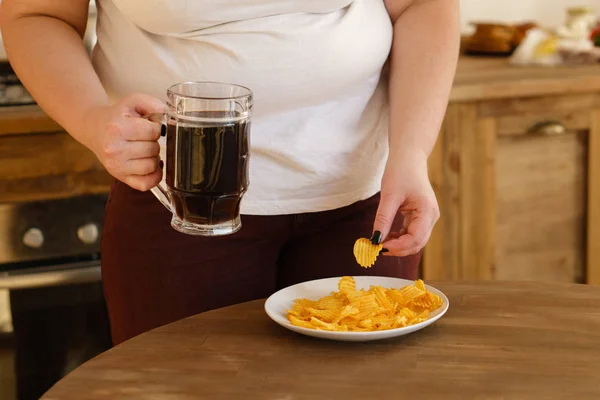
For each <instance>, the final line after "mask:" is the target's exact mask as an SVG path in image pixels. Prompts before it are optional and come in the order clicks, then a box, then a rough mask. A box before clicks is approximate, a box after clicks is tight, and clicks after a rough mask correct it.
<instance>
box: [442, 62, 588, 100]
mask: <svg viewBox="0 0 600 400" xmlns="http://www.w3.org/2000/svg"><path fill="white" fill-rule="evenodd" d="M599 90H600V64H597V65H587V66H571V67H566V66H565V67H555V68H550V67H538V66H535V67H530V66H514V65H510V64H509V61H508V59H507V58H488V57H485V58H483V57H466V56H465V57H461V59H460V62H459V65H458V70H457V73H456V78H455V80H454V86H453V88H452V94H451V96H450V101H451V102H460V101H476V100H489V99H501V98H512V97H535V96H546V95H555V94H560V95H564V94H575V93H583V92H591V91H599Z"/></svg>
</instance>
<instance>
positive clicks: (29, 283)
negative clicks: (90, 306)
mask: <svg viewBox="0 0 600 400" xmlns="http://www.w3.org/2000/svg"><path fill="white" fill-rule="evenodd" d="M101 280H102V276H101V272H100V262H99V261H97V262H92V263H85V264H83V265H77V266H72V267H65V266H57V267H50V268H44V269H29V270H23V271H16V272H5V273H0V289H8V290H19V289H32V288H41V287H52V286H64V285H74V284H80V283H89V282H100V281H101Z"/></svg>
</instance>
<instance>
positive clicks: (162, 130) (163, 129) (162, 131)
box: [160, 124, 167, 136]
mask: <svg viewBox="0 0 600 400" xmlns="http://www.w3.org/2000/svg"><path fill="white" fill-rule="evenodd" d="M160 136H167V126H166V125H164V124H163V125H161V126H160Z"/></svg>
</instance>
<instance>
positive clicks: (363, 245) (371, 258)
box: [354, 238, 383, 268]
mask: <svg viewBox="0 0 600 400" xmlns="http://www.w3.org/2000/svg"><path fill="white" fill-rule="evenodd" d="M381 249H383V245H382V244H373V243H371V241H370V240H369V239H367V238H360V239H357V240H356V242H354V258H356V262H357V263H358V265H360V266H361V267H363V268H370V267H372V266H373V264H375V261H376V260H377V256H379V253H380V252H381Z"/></svg>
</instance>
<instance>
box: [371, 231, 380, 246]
mask: <svg viewBox="0 0 600 400" xmlns="http://www.w3.org/2000/svg"><path fill="white" fill-rule="evenodd" d="M371 243H373V244H379V243H381V232H379V231H375V232H373V236H371Z"/></svg>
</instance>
